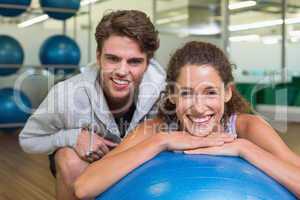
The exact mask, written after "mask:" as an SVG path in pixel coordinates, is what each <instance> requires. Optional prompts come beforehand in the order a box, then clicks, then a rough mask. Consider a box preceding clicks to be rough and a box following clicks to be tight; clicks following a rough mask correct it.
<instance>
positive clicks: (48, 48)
mask: <svg viewBox="0 0 300 200" xmlns="http://www.w3.org/2000/svg"><path fill="white" fill-rule="evenodd" d="M39 57H40V61H41V63H42V64H43V65H49V66H50V67H51V66H55V65H60V66H64V65H65V66H66V68H65V69H64V68H63V67H60V69H63V70H64V72H65V73H71V72H73V71H74V69H70V68H68V65H71V66H75V65H78V64H79V62H80V57H81V53H80V49H79V46H78V45H77V43H76V42H75V41H74V40H72V39H71V38H69V37H67V36H65V35H55V36H52V37H50V38H48V39H47V40H46V41H45V42H44V43H43V44H42V46H41V48H40V53H39ZM50 71H51V70H50ZM57 71H58V70H54V72H55V73H56V72H57Z"/></svg>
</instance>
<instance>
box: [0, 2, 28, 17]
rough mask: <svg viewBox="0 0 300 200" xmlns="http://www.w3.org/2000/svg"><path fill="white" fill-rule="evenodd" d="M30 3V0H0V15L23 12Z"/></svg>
mask: <svg viewBox="0 0 300 200" xmlns="http://www.w3.org/2000/svg"><path fill="white" fill-rule="evenodd" d="M30 4H31V0H0V15H3V16H6V17H16V16H18V15H20V14H22V13H23V12H25V11H26V10H27V8H28V7H29V6H30ZM14 6H15V7H14Z"/></svg>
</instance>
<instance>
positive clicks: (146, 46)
mask: <svg viewBox="0 0 300 200" xmlns="http://www.w3.org/2000/svg"><path fill="white" fill-rule="evenodd" d="M112 35H117V36H125V37H128V38H130V39H133V40H135V41H136V42H137V43H138V45H139V47H140V50H141V51H142V52H144V53H146V55H147V60H148V61H149V59H151V58H152V57H153V55H154V52H155V51H156V50H157V49H158V47H159V39H158V31H157V30H156V29H155V27H154V25H153V24H152V22H151V20H150V19H149V17H147V15H146V14H145V13H143V12H141V11H138V10H118V11H113V12H110V13H109V14H106V15H105V16H103V18H102V20H101V21H100V22H99V24H98V25H97V28H96V33H95V38H96V41H97V51H98V52H99V53H100V54H101V51H102V47H103V43H104V41H105V40H106V39H108V38H109V37H110V36H112Z"/></svg>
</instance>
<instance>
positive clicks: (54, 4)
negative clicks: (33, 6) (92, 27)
mask: <svg viewBox="0 0 300 200" xmlns="http://www.w3.org/2000/svg"><path fill="white" fill-rule="evenodd" d="M40 5H41V7H42V9H43V11H44V12H45V13H47V14H48V15H49V17H51V18H54V19H57V20H66V19H68V18H70V17H73V16H74V15H75V14H76V12H77V11H78V10H79V8H80V0H40ZM51 9H52V10H51ZM55 9H57V10H55ZM60 9H61V10H60ZM63 9H65V10H63Z"/></svg>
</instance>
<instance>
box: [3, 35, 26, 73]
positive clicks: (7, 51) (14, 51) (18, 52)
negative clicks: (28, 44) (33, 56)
mask: <svg viewBox="0 0 300 200" xmlns="http://www.w3.org/2000/svg"><path fill="white" fill-rule="evenodd" d="M23 61H24V51H23V48H22V46H21V44H20V43H19V42H18V41H17V40H16V39H14V38H13V37H11V36H8V35H0V65H1V67H0V76H7V75H11V74H14V73H16V71H18V69H19V68H20V67H21V65H22V64H23ZM5 65H7V66H5Z"/></svg>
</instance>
